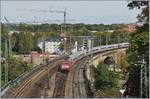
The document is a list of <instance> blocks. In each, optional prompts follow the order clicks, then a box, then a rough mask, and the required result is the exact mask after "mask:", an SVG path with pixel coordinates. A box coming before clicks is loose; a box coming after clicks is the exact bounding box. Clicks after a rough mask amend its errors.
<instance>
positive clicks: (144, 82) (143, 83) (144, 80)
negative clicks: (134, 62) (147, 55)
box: [140, 55, 149, 98]
mask: <svg viewBox="0 0 150 99" xmlns="http://www.w3.org/2000/svg"><path fill="white" fill-rule="evenodd" d="M142 58H143V59H142V63H141V64H140V65H141V68H140V96H141V98H143V95H144V96H145V97H146V98H148V94H149V93H148V77H147V68H146V64H145V61H144V55H143V57H142Z"/></svg>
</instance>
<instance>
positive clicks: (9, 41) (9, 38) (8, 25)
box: [4, 16, 12, 56]
mask: <svg viewBox="0 0 150 99" xmlns="http://www.w3.org/2000/svg"><path fill="white" fill-rule="evenodd" d="M4 19H5V21H6V22H7V27H8V31H7V32H8V33H7V36H8V43H9V44H8V46H9V51H8V53H9V55H8V56H11V49H12V48H11V34H9V32H10V22H9V21H8V19H7V18H6V17H5V16H4Z"/></svg>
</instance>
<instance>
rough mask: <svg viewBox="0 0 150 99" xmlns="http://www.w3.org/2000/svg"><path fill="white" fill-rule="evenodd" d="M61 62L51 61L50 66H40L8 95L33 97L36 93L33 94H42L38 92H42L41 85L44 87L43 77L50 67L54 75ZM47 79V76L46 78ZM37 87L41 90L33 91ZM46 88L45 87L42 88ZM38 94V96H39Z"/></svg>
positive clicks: (11, 96) (12, 96)
mask: <svg viewBox="0 0 150 99" xmlns="http://www.w3.org/2000/svg"><path fill="white" fill-rule="evenodd" d="M58 63H59V61H53V62H51V63H49V65H51V66H50V67H48V66H43V67H41V68H39V69H38V70H35V71H34V72H33V73H32V74H31V75H30V76H29V77H26V78H25V79H23V80H22V81H21V82H20V84H19V85H18V86H17V87H16V89H15V90H13V92H11V93H10V94H9V95H8V96H6V97H10V98H21V97H23V98H27V97H30V98H32V97H33V96H34V95H33V94H35V93H36V94H41V93H38V91H39V92H41V91H40V90H41V89H40V88H39V87H41V86H42V87H43V86H44V85H43V84H45V83H41V81H45V80H43V79H41V78H43V77H45V76H46V75H47V73H48V68H50V69H49V70H50V71H49V72H50V75H52V74H53V73H55V72H56V71H57V64H58ZM44 79H45V78H44ZM46 79H47V78H46ZM34 87H36V88H37V89H39V90H36V92H33V89H34V90H35V88H34ZM42 89H44V88H42ZM37 96H38V98H39V97H40V95H37ZM37 96H36V98H37Z"/></svg>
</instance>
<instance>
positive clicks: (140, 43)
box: [125, 1, 149, 97]
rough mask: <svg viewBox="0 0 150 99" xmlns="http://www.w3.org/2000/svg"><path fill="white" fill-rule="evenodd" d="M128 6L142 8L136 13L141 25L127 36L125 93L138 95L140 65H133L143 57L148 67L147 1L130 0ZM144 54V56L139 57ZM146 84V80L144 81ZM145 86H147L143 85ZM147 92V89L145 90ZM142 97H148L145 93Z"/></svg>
mask: <svg viewBox="0 0 150 99" xmlns="http://www.w3.org/2000/svg"><path fill="white" fill-rule="evenodd" d="M128 7H129V8H130V9H133V8H139V9H140V8H142V12H141V13H140V14H139V15H138V20H139V22H141V23H143V26H142V27H140V28H139V29H138V30H137V32H135V33H131V34H130V35H129V36H130V38H129V43H130V45H131V46H130V53H129V64H130V65H129V69H128V70H129V78H128V80H127V82H126V84H125V85H126V86H127V87H126V92H125V93H126V94H128V95H131V96H135V97H140V94H139V93H140V90H141V89H140V87H139V86H140V84H141V83H140V80H141V76H140V70H141V68H140V66H141V65H139V64H138V65H135V64H137V63H138V62H139V61H141V60H142V59H143V58H144V60H145V62H146V64H147V65H145V66H147V68H149V58H148V55H149V51H148V47H149V40H148V34H149V33H148V31H149V22H148V21H149V2H148V1H131V2H130V3H129V4H128ZM141 56H144V57H141ZM146 74H147V77H148V78H149V70H147V72H146ZM146 83H147V84H148V81H146ZM145 87H149V85H148V86H145ZM147 91H148V92H149V90H147ZM142 97H149V96H146V95H145V93H144V95H142Z"/></svg>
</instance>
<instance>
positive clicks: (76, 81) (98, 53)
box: [1, 43, 129, 98]
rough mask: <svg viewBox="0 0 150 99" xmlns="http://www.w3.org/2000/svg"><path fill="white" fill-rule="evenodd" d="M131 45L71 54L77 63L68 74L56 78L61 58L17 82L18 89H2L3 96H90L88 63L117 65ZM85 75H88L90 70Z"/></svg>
mask: <svg viewBox="0 0 150 99" xmlns="http://www.w3.org/2000/svg"><path fill="white" fill-rule="evenodd" d="M128 46H129V45H128V43H119V44H112V45H105V46H100V47H94V48H93V49H92V50H90V51H88V52H87V51H86V50H85V51H81V52H78V53H74V54H72V55H70V58H72V59H73V60H74V61H75V64H74V66H73V67H72V69H71V71H70V72H69V73H68V74H67V75H66V74H65V75H64V74H62V75H61V74H60V73H59V75H57V66H58V63H59V60H60V59H61V58H62V57H61V58H58V59H55V60H56V61H51V62H50V63H49V64H47V66H45V65H44V66H40V67H38V68H35V69H34V70H32V71H31V72H30V73H27V74H25V75H23V76H22V77H20V78H19V79H17V87H16V84H15V87H14V84H12V83H10V84H8V86H7V87H6V88H5V89H3V90H1V93H2V94H1V95H2V96H3V97H5V98H8V97H11V98H12V97H13V98H28V97H30V98H40V97H60V98H62V97H70V98H71V97H73V98H82V97H90V96H89V94H90V92H89V91H88V90H89V87H88V85H87V84H86V83H85V80H86V78H87V77H85V76H86V74H85V71H84V68H85V66H88V65H87V64H88V63H89V64H94V65H97V64H98V63H99V62H101V61H104V62H105V61H106V62H107V60H111V59H112V60H114V62H115V64H117V62H118V61H119V59H117V57H119V55H120V54H121V53H126V50H127V48H128ZM86 73H87V74H89V73H88V70H87V72H86ZM55 75H56V76H55ZM47 76H48V77H47ZM49 76H51V77H49ZM87 76H88V75H87ZM57 77H58V78H59V79H57ZM47 78H48V79H47ZM62 78H63V79H62ZM49 87H51V88H50V89H49ZM57 88H59V89H57Z"/></svg>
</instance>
